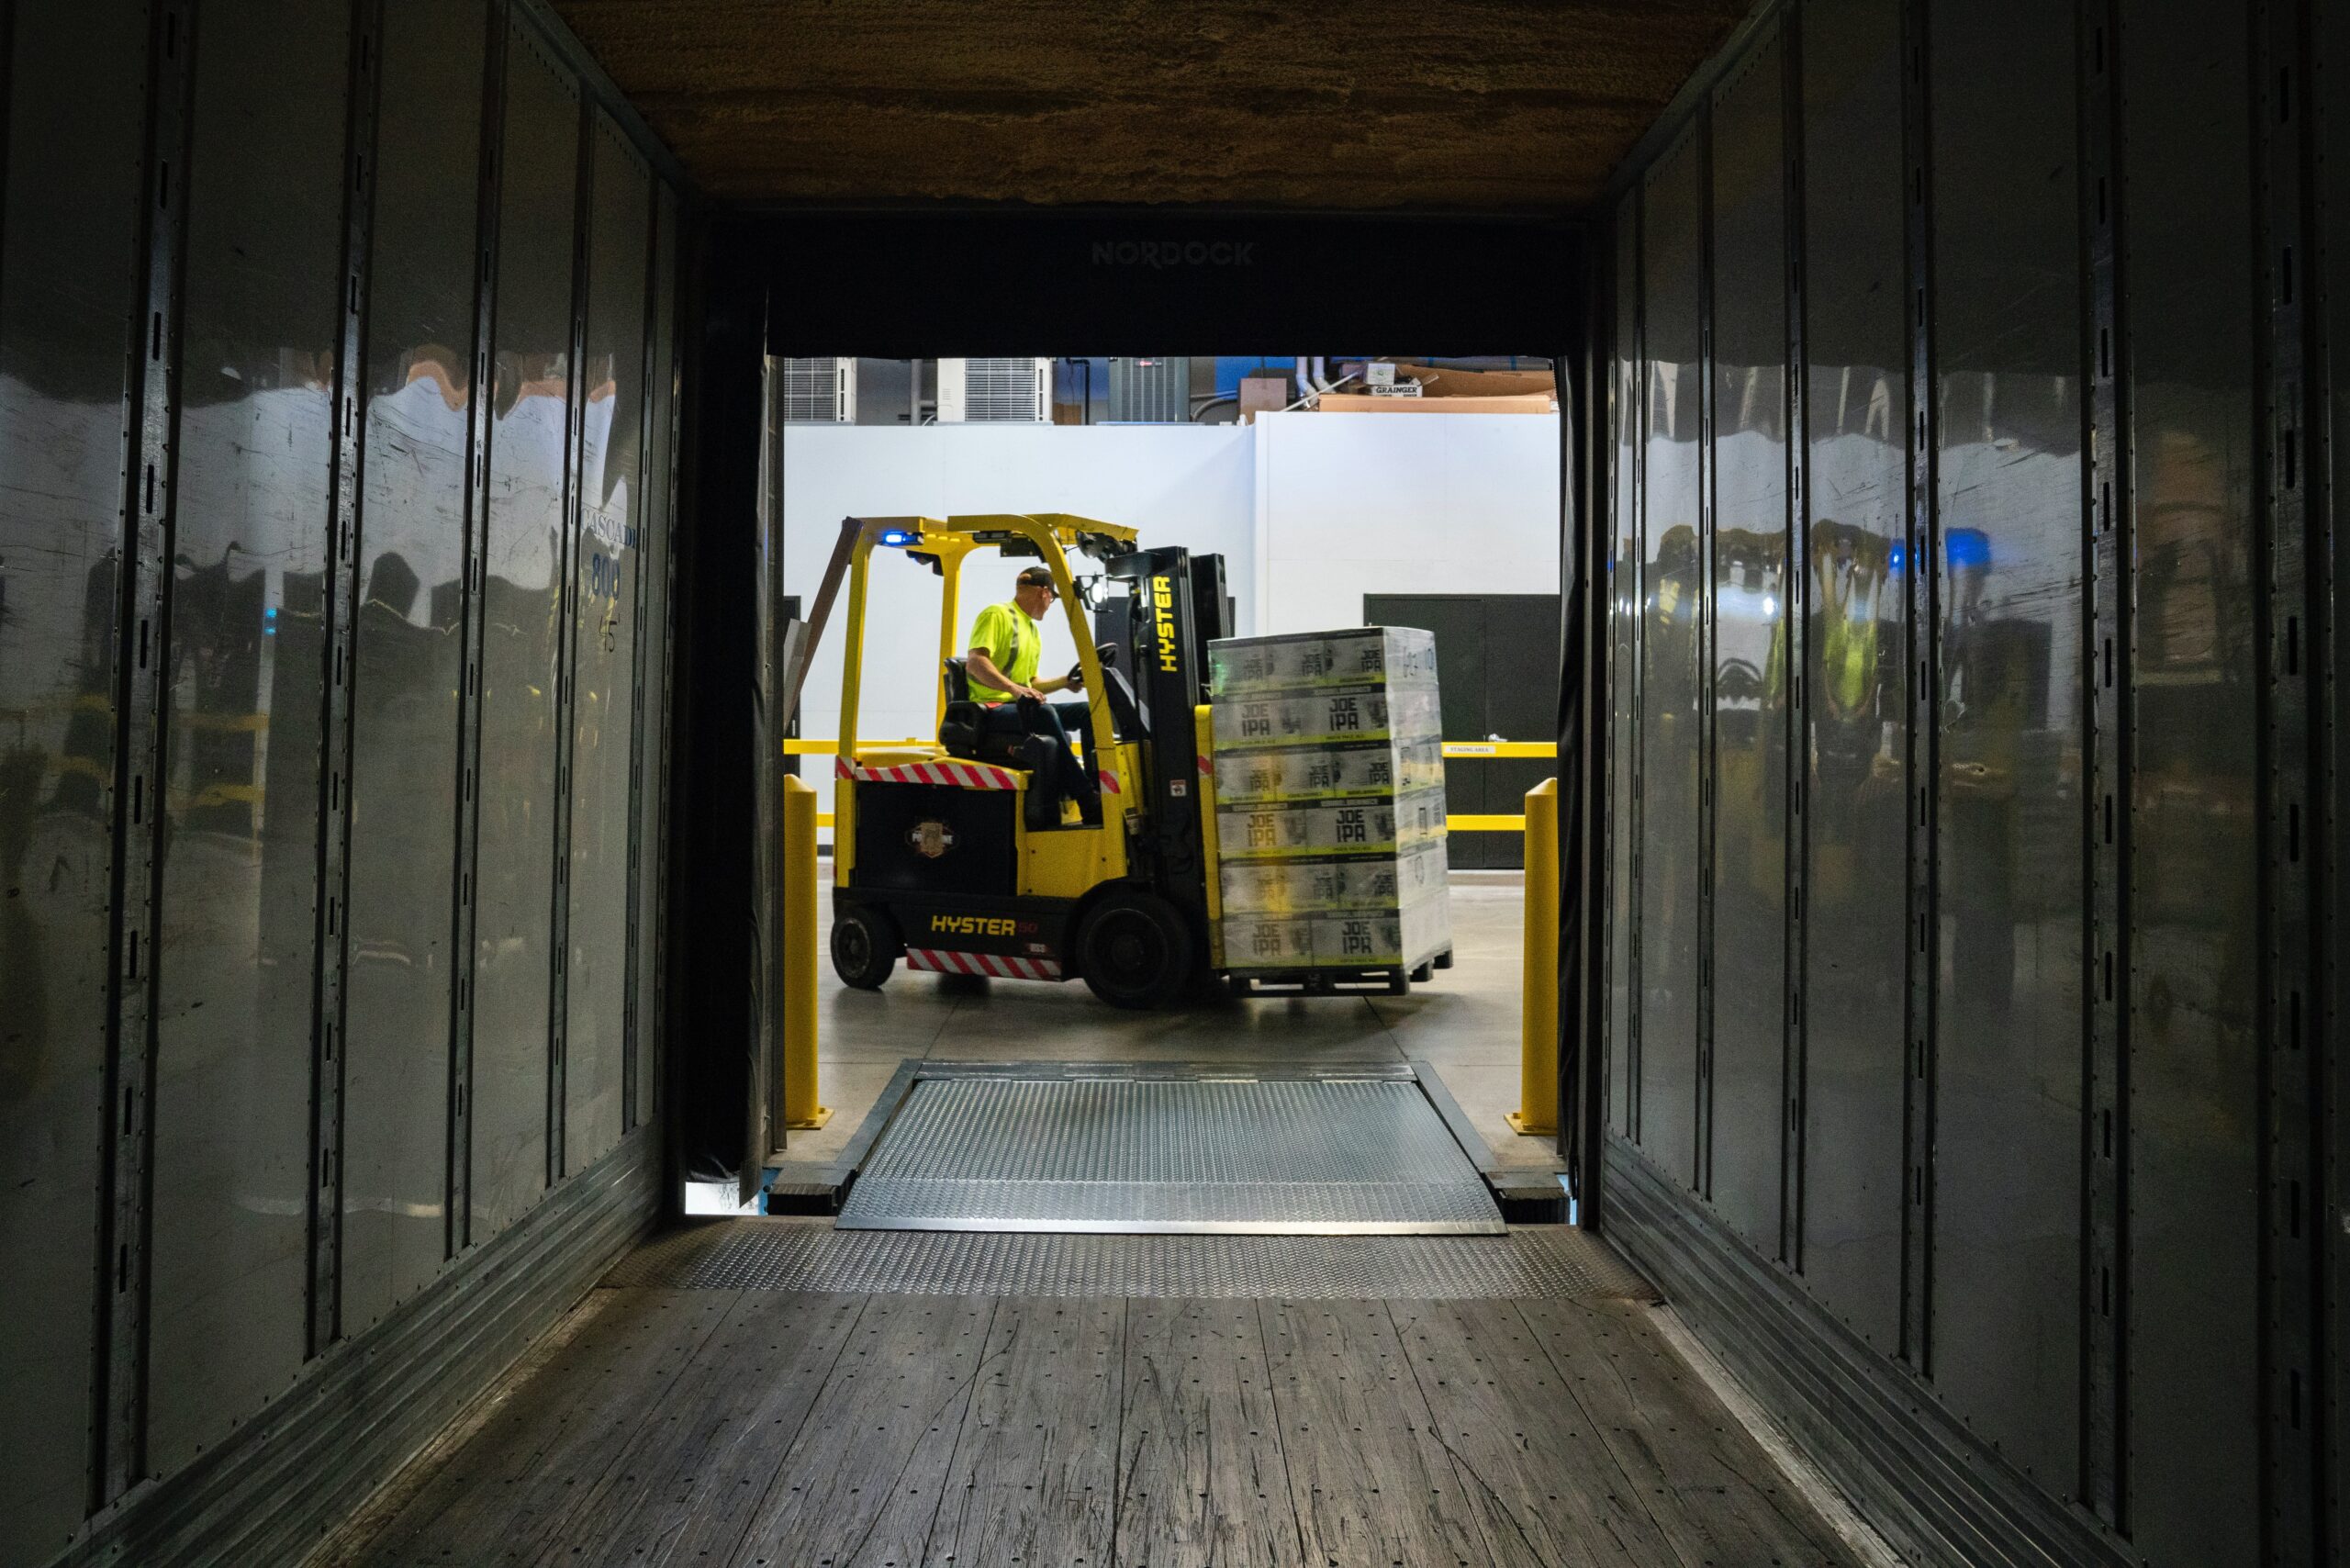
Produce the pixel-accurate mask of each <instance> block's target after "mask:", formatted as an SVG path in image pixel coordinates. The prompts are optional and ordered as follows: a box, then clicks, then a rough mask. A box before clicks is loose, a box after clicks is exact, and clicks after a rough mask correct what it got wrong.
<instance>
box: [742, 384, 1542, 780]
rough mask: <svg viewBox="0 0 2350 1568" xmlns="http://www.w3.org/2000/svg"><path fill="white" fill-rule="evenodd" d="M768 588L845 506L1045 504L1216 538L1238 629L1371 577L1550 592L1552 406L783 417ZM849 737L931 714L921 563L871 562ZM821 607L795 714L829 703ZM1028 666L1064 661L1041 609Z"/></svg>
mask: <svg viewBox="0 0 2350 1568" xmlns="http://www.w3.org/2000/svg"><path fill="white" fill-rule="evenodd" d="M783 451H784V456H783V502H784V557H783V575H784V591H785V592H786V593H796V594H799V595H800V597H801V602H802V603H803V604H807V603H809V602H811V601H812V600H813V599H814V597H815V593H816V589H817V588H818V586H819V585H820V584H821V583H822V580H823V572H824V565H825V563H826V562H827V561H828V560H829V559H830V558H831V556H832V550H833V543H834V540H835V538H837V536H838V534H839V531H840V521H841V519H842V518H844V517H850V516H866V517H877V516H895V515H901V514H926V515H929V516H933V517H936V516H940V515H943V514H946V513H950V512H979V511H1064V512H1074V513H1077V514H1079V515H1080V516H1085V517H1096V518H1100V519H1102V520H1103V521H1108V522H1119V523H1125V524H1127V525H1128V526H1131V527H1133V528H1135V529H1136V530H1138V531H1139V532H1140V533H1141V535H1142V540H1143V543H1146V544H1181V545H1184V546H1186V547H1187V548H1189V549H1191V550H1193V551H1195V552H1202V553H1207V552H1220V553H1221V554H1223V556H1224V558H1225V581H1226V584H1227V585H1228V587H1229V588H1230V590H1231V592H1232V595H1233V597H1234V598H1235V599H1237V601H1238V605H1239V621H1240V631H1241V632H1242V633H1244V634H1248V633H1257V632H1260V631H1262V632H1309V631H1315V630H1318V629H1321V628H1324V627H1330V626H1352V625H1360V623H1361V622H1362V600H1363V596H1364V595H1365V594H1371V593H1464V594H1465V593H1552V592H1556V591H1557V588H1558V582H1559V420H1558V417H1557V416H1556V415H1534V414H1359V415H1337V414H1305V413H1295V414H1266V415H1260V416H1259V418H1258V420H1257V422H1256V423H1255V424H1254V425H1140V424H1137V425H923V426H915V427H909V426H903V425H900V426H888V425H862V426H860V425H812V424H811V425H792V426H789V427H788V428H787V429H786V431H784V448H783ZM1014 570H1016V568H1014V567H1013V566H1010V565H1009V564H1007V563H1006V562H1004V561H1003V560H1002V558H1001V557H998V556H993V555H978V556H974V557H972V559H971V561H970V562H969V563H968V564H967V566H966V567H965V582H964V588H963V597H962V604H961V607H960V612H959V614H958V616H957V620H958V622H959V623H960V625H961V627H962V628H963V630H964V631H965V632H968V628H969V625H970V622H971V618H972V617H973V616H974V615H976V614H977V613H978V611H979V607H980V606H981V605H983V604H988V603H991V602H994V601H995V600H997V599H1007V598H1009V597H1011V591H1012V577H1013V572H1014ZM844 629H845V625H844V622H843V620H842V619H841V614H840V612H839V611H836V612H835V616H834V622H833V624H832V626H831V628H830V629H829V630H828V633H827V635H826V636H825V638H824V642H823V645H822V647H820V648H819V649H818V650H817V655H816V660H815V664H814V666H813V667H812V668H811V670H810V672H809V678H808V685H807V687H806V689H805V690H804V692H803V693H802V696H801V700H800V732H801V733H802V734H809V735H822V736H830V735H833V734H837V733H838V725H839V720H840V690H841V649H842V647H843V645H844V641H845V640H844V637H843V635H842V633H843V631H844ZM1046 633H1047V634H1046V644H1045V656H1044V661H1043V664H1042V666H1040V667H1041V668H1042V669H1044V670H1045V672H1046V673H1047V674H1052V673H1056V672H1058V671H1061V670H1065V669H1067V668H1068V667H1069V666H1070V665H1071V664H1073V663H1075V662H1076V659H1077V650H1076V646H1075V644H1074V643H1073V642H1072V641H1071V640H1070V638H1069V632H1068V627H1067V623H1066V622H1064V621H1063V620H1062V619H1061V617H1060V615H1059V613H1058V612H1057V611H1056V613H1055V614H1054V615H1052V616H1050V617H1048V618H1047V619H1046ZM937 646H938V579H937V578H935V577H932V576H931V575H930V574H929V573H927V572H925V571H923V570H921V569H919V568H916V567H912V566H909V565H908V564H907V563H906V562H904V561H902V560H885V561H881V562H880V563H879V565H878V569H877V570H876V571H875V572H874V574H873V581H872V588H871V599H870V603H869V605H868V607H867V639H866V659H865V672H864V698H863V701H862V705H861V712H860V718H859V722H858V730H859V733H860V734H862V735H863V736H864V737H866V738H867V739H874V740H886V739H900V738H903V737H905V736H909V735H927V734H931V732H932V729H933V726H934V719H933V708H932V703H933V700H934V691H935V685H934V683H935V681H936V678H937V670H936V666H935V665H934V660H935V658H936V656H937Z"/></svg>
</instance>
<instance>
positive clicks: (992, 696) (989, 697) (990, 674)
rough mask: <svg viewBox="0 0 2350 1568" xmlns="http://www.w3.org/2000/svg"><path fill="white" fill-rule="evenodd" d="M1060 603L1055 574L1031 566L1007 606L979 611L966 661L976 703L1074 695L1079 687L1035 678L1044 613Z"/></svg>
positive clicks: (1042, 645) (1041, 652) (1041, 649)
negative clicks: (1059, 693) (1050, 694)
mask: <svg viewBox="0 0 2350 1568" xmlns="http://www.w3.org/2000/svg"><path fill="white" fill-rule="evenodd" d="M1058 598H1060V590H1059V589H1057V588H1055V587H1053V574H1052V572H1051V571H1050V570H1049V569H1047V568H1046V567H1044V566H1030V567H1029V568H1027V569H1026V570H1025V571H1024V572H1022V573H1021V574H1020V577H1019V580H1018V581H1017V582H1016V583H1014V584H1013V590H1012V598H1011V599H1009V600H1007V601H1006V602H1004V603H1002V604H990V605H989V606H988V607H987V608H986V609H985V610H980V611H979V620H977V621H975V622H972V624H971V646H970V651H969V652H968V654H966V655H964V659H963V666H964V670H965V672H966V673H967V674H968V676H969V678H970V682H971V700H973V701H975V702H1009V701H1011V700H1013V698H1015V697H1037V698H1041V697H1043V696H1044V695H1045V693H1046V692H1048V691H1069V690H1074V689H1076V688H1077V686H1078V684H1079V683H1078V682H1077V681H1075V680H1073V679H1069V680H1038V679H1037V678H1036V661H1037V660H1038V659H1039V658H1040V657H1042V656H1043V655H1044V652H1045V630H1044V625H1043V622H1044V619H1045V611H1046V610H1050V609H1051V608H1052V607H1053V601H1054V600H1055V599H1058Z"/></svg>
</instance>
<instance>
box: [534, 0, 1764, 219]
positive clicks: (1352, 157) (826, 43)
mask: <svg viewBox="0 0 2350 1568" xmlns="http://www.w3.org/2000/svg"><path fill="white" fill-rule="evenodd" d="M554 8H555V10H556V11H557V12H559V13H560V14H561V15H562V17H563V18H564V19H565V21H566V22H567V23H569V24H570V26H571V27H572V28H573V29H574V30H575V31H576V32H577V34H578V35H579V37H580V38H581V39H583V40H584V41H585V42H586V43H587V45H588V48H589V49H590V50H593V51H594V52H595V55H596V57H597V59H598V60H599V62H601V63H602V64H603V67H604V69H605V70H606V71H607V72H609V73H610V75H611V77H612V80H613V81H614V82H615V83H616V84H618V85H619V86H620V88H621V91H622V92H623V93H625V94H626V95H628V97H629V98H630V99H631V100H632V102H633V103H634V104H635V105H636V106H637V108H638V110H639V112H640V113H642V114H643V116H644V118H645V119H646V121H647V122H648V123H649V124H650V125H651V126H652V128H653V129H654V130H655V132H656V133H657V134H659V135H660V136H661V138H662V139H663V140H666V142H667V143H668V144H669V146H670V147H671V148H672V149H674V150H675V151H676V152H677V155H678V156H679V157H680V158H681V159H683V160H684V162H685V164H686V167H687V169H688V172H689V173H690V174H691V175H692V176H693V178H694V179H695V180H696V181H697V182H699V185H701V187H702V188H703V189H704V190H705V191H707V192H708V193H710V194H711V195H712V196H719V197H722V198H727V199H733V200H739V201H788V202H835V201H845V200H856V201H874V200H952V201H1019V202H1034V203H1041V204H1052V205H1061V204H1071V203H1098V202H1113V203H1135V202H1153V203H1157V202H1169V203H1208V202H1213V203H1225V204H1237V205H1248V206H1264V207H1318V208H1325V209H1327V208H1333V207H1337V208H1384V207H1421V208H1456V209H1458V208H1474V209H1480V210H1485V211H1517V212H1535V211H1558V210H1561V209H1563V208H1572V207H1580V206H1582V205H1583V204H1584V203H1585V202H1587V201H1589V200H1590V199H1591V198H1592V197H1593V196H1595V195H1596V194H1597V192H1598V191H1599V189H1600V187H1601V185H1602V184H1603V183H1604V182H1605V181H1606V176H1607V174H1608V173H1609V171H1610V170H1611V169H1613V168H1614V166H1615V165H1616V163H1617V161H1618V160H1619V159H1620V158H1622V157H1623V156H1624V154H1625V153H1626V152H1627V151H1629V150H1630V148H1631V146H1632V143H1633V142H1634V140H1636V139H1638V137H1639V135H1640V133H1641V132H1642V131H1643V130H1645V129H1648V127H1649V126H1650V125H1651V123H1653V122H1654V121H1655V120H1656V119H1657V118H1658V117H1659V115H1660V114H1661V113H1662V110H1663V108H1664V106H1665V105H1666V103H1667V102H1668V101H1669V100H1670V99H1671V98H1672V96H1673V93H1674V92H1675V91H1676V90H1677V89H1678V88H1679V87H1680V85H1681V84H1682V83H1683V82H1684V80H1686V79H1687V78H1688V76H1689V75H1690V73H1692V72H1693V71H1695V68H1696V67H1697V65H1698V64H1699V62H1702V61H1704V60H1705V59H1706V58H1707V56H1708V55H1709V54H1710V53H1712V51H1713V50H1715V49H1716V48H1718V46H1719V45H1720V43H1721V42H1722V40H1723V39H1724V38H1726V37H1727V36H1728V35H1729V31H1730V29H1731V28H1732V27H1733V26H1734V25H1735V24H1736V23H1737V21H1738V20H1739V18H1740V17H1742V16H1743V15H1744V14H1745V13H1746V11H1747V10H1748V8H1749V6H1748V0H1583V3H1581V4H1566V5H1561V4H1557V3H1555V0H1549V3H1539V0H1450V3H1447V4H1431V3H1429V0H1355V3H1353V4H1349V5H1347V6H1283V5H1276V4H1270V3H1268V0H1204V3H1202V4H1194V5H1183V6H1169V5H1165V4H1160V3H1158V0H1102V3H1085V0H906V3H902V4H894V5H889V6H843V5H839V4H835V3H833V0H667V3H666V4H662V5H657V6H648V5H645V4H643V0H554Z"/></svg>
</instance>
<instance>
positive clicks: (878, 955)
mask: <svg viewBox="0 0 2350 1568" xmlns="http://www.w3.org/2000/svg"><path fill="white" fill-rule="evenodd" d="M900 948H901V944H900V943H899V941H898V932H897V928H896V927H895V926H893V925H892V924H890V917H889V916H888V915H886V914H882V913H878V912H876V911H873V910H866V909H845V910H842V911H841V912H840V913H837V914H835V915H834V916H833V972H834V974H837V975H839V976H840V977H841V983H842V984H843V985H845V986H853V987H855V988H856V990H858V991H879V990H880V989H881V982H882V981H883V980H888V979H889V978H890V970H891V969H895V968H897V966H898V953H899V951H900Z"/></svg>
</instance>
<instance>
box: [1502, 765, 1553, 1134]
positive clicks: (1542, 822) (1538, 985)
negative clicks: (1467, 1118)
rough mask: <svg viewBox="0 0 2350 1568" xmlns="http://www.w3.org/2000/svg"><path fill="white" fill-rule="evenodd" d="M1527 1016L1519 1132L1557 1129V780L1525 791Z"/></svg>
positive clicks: (1521, 1045) (1521, 1040) (1515, 1121)
mask: <svg viewBox="0 0 2350 1568" xmlns="http://www.w3.org/2000/svg"><path fill="white" fill-rule="evenodd" d="M1524 987H1525V991H1524V994H1525V998H1526V1019H1525V1023H1524V1024H1523V1025H1521V1028H1522V1029H1523V1031H1524V1032H1523V1033H1522V1034H1521V1035H1520V1036H1518V1049H1517V1059H1518V1085H1517V1103H1518V1107H1519V1108H1518V1109H1517V1110H1516V1111H1513V1112H1512V1113H1510V1114H1509V1116H1508V1118H1507V1120H1508V1122H1509V1125H1510V1126H1511V1127H1513V1128H1514V1129H1516V1131H1517V1132H1520V1133H1524V1134H1527V1135H1533V1134H1538V1133H1539V1134H1543V1135H1546V1136H1548V1135H1551V1134H1555V1133H1557V1132H1558V1130H1559V781H1558V780H1557V779H1555V778H1545V779H1544V780H1542V782H1541V783H1539V784H1537V785H1536V786H1534V788H1533V789H1531V790H1527V792H1526V977H1525V980H1524Z"/></svg>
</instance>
